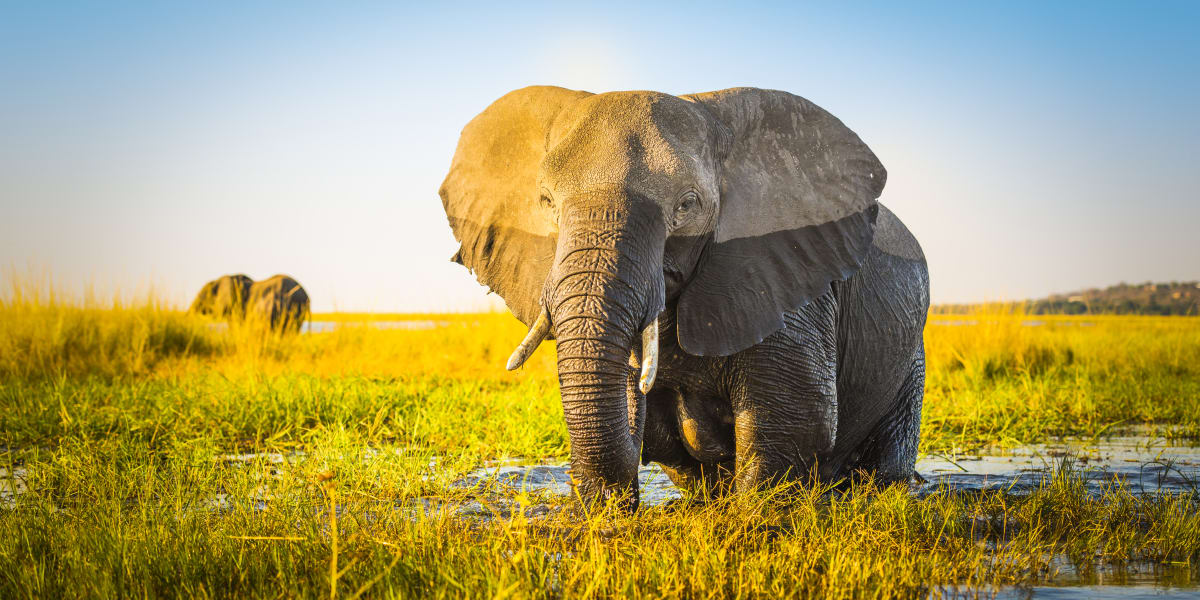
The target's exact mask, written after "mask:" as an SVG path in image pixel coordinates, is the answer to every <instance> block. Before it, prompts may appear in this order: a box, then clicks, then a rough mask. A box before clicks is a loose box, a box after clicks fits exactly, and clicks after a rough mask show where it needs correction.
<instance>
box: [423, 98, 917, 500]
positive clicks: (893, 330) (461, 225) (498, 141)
mask: <svg viewBox="0 0 1200 600" xmlns="http://www.w3.org/2000/svg"><path fill="white" fill-rule="evenodd" d="M885 179H886V171H885V170H884V168H883V166H882V165H881V164H880V162H879V161H878V160H877V159H876V157H875V155H874V154H873V153H872V152H871V150H870V149H869V148H867V146H866V144H864V143H863V142H862V141H861V140H860V139H859V138H858V136H857V135H855V134H854V133H853V132H852V131H850V129H848V128H847V127H846V126H845V125H843V124H842V122H841V121H839V120H838V119H836V118H835V117H833V116H832V115H830V114H829V113H828V112H826V111H824V110H823V109H821V108H819V107H817V106H816V105H814V104H812V103H811V102H809V101H807V100H805V99H803V98H800V97H797V96H794V95H792V94H789V93H786V92H780V91H771V90H760V89H753V88H738V89H729V90H723V91H718V92H710V93H704V94H695V95H689V96H678V97H677V96H671V95H667V94H662V93H657V92H613V93H604V94H591V93H587V92H580V91H571V90H566V89H562V88H557V87H529V88H524V89H521V90H517V91H514V92H511V93H509V94H507V95H505V96H504V97H502V98H500V99H499V100H497V101H496V102H495V103H493V104H492V105H491V106H489V107H488V108H487V109H486V110H484V111H483V112H482V113H481V114H479V115H478V116H477V117H475V118H474V119H473V120H472V121H471V122H470V123H469V124H467V126H466V127H465V128H464V129H463V131H462V135H461V137H460V139H459V143H458V149H457V151H456V152H455V155H454V159H453V161H452V163H451V166H450V172H449V174H448V175H447V176H446V179H445V181H444V183H443V184H442V187H441V190H440V195H441V198H442V203H443V207H444V208H445V211H446V214H447V216H448V218H449V222H450V226H451V228H452V229H453V232H454V235H455V237H456V238H457V239H458V241H459V242H461V248H460V249H459V251H458V253H457V254H456V255H455V256H454V258H453V260H454V261H456V262H458V263H460V264H462V265H464V266H466V267H467V268H468V269H470V270H471V271H473V272H474V273H475V274H476V276H477V278H478V279H479V281H480V282H481V283H482V284H484V285H487V286H489V287H490V288H491V289H492V290H493V291H495V292H496V293H498V294H499V295H500V296H502V297H503V298H504V299H505V301H506V303H507V304H508V307H509V308H510V309H511V310H512V312H513V314H515V315H516V316H517V318H519V319H520V320H522V321H523V322H525V323H526V324H527V325H529V326H530V327H531V329H530V332H529V334H528V335H527V337H526V338H525V340H524V341H523V342H521V344H520V345H519V346H518V348H517V350H516V351H515V352H514V353H513V356H512V358H511V359H510V361H509V365H508V367H509V368H510V369H513V368H516V367H518V366H520V365H521V364H522V363H523V362H524V361H525V359H526V358H528V356H529V355H530V354H531V353H532V352H533V351H534V349H535V348H536V347H537V346H538V345H539V344H540V343H541V342H542V341H543V340H544V339H547V338H549V337H551V336H553V337H554V338H557V340H558V342H557V343H558V378H559V385H560V391H561V393H562V401H563V411H564V413H565V416H566V425H567V432H568V434H569V437H570V442H571V472H572V479H573V482H574V484H575V486H576V489H577V491H578V492H579V493H580V495H581V497H582V498H584V499H587V500H589V501H595V500H598V499H603V498H607V497H610V496H612V495H614V494H617V495H619V497H622V498H624V499H625V500H624V501H625V502H627V503H628V504H627V505H628V506H633V507H636V506H637V501H638V498H637V492H638V489H637V472H638V463H639V461H640V462H642V463H643V464H645V463H648V462H650V461H654V462H658V463H660V464H661V465H662V466H663V468H664V469H665V470H666V472H667V473H668V474H669V475H670V477H671V479H672V480H673V481H674V482H675V483H676V484H677V485H680V486H681V487H685V488H692V489H701V490H706V491H709V492H722V491H724V490H729V489H747V488H753V487H755V486H758V485H760V484H764V483H771V482H777V481H783V480H787V479H801V480H808V478H809V477H810V476H811V475H816V476H817V477H818V478H819V479H821V480H834V479H838V478H841V477H845V476H847V475H850V474H852V473H854V472H856V471H858V470H860V469H861V470H864V471H869V472H873V473H874V474H875V475H876V476H877V478H878V479H880V480H883V481H895V480H904V479H906V478H908V477H910V476H911V475H912V473H913V468H914V463H915V460H916V454H917V442H918V439H919V434H920V415H921V402H922V397H923V394H924V377H925V362H924V346H923V343H922V336H921V334H922V330H923V329H924V326H925V316H926V312H927V310H928V305H929V278H928V271H927V268H926V264H925V258H924V255H923V253H922V251H921V248H920V246H919V245H918V244H917V241H916V240H915V239H914V238H913V236H912V234H910V233H909V231H908V229H906V228H905V226H904V224H903V223H901V222H900V220H899V219H898V218H897V217H896V216H895V215H894V214H892V212H891V211H889V210H888V209H887V208H885V207H883V206H882V205H880V204H879V203H878V202H877V198H878V197H879V195H880V193H881V192H882V191H883V187H884V181H885ZM639 365H640V369H639Z"/></svg>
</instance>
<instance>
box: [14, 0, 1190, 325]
mask: <svg viewBox="0 0 1200 600" xmlns="http://www.w3.org/2000/svg"><path fill="white" fill-rule="evenodd" d="M167 4H168V3H153V4H140V3H131V2H130V3H95V4H88V3H82V2H74V3H63V4H62V5H59V6H52V5H50V3H27V4H21V5H7V6H6V7H5V8H4V11H3V18H2V19H0V90H2V91H0V267H7V268H11V269H15V270H16V271H17V272H18V273H26V272H29V271H31V270H32V271H35V272H37V273H50V274H51V275H52V276H53V277H54V279H55V281H56V283H57V284H59V285H60V286H62V287H65V288H67V289H69V290H81V289H83V288H84V287H85V286H91V287H93V288H94V289H95V290H96V291H97V292H99V293H101V294H108V293H112V292H113V291H122V292H124V293H132V292H138V291H143V290H145V289H146V288H147V287H150V286H153V287H154V289H155V291H156V292H157V293H159V294H162V295H165V296H167V297H168V298H171V299H173V300H175V301H177V302H179V303H184V302H186V301H187V300H188V299H189V298H190V296H191V295H192V294H193V293H194V292H195V290H196V289H197V288H198V287H199V286H200V285H201V284H202V283H203V282H204V281H206V280H208V279H210V278H212V277H214V276H216V275H219V274H222V273H226V272H238V271H240V272H246V273H248V274H250V275H251V276H253V277H256V278H261V277H266V276H269V275H271V274H274V273H276V272H286V273H290V274H292V275H294V276H295V277H296V278H297V279H299V280H300V281H301V282H302V283H303V284H304V285H305V287H306V288H307V289H308V290H309V293H310V295H311V296H312V297H313V299H314V308H315V309H317V310H329V309H334V308H337V309H341V310H373V311H412V310H466V309H475V308H480V307H484V306H487V305H488V302H489V301H488V299H487V298H485V296H484V294H483V290H482V288H480V287H479V286H478V284H476V283H475V281H474V279H473V277H471V276H470V275H469V274H468V273H467V272H466V270H465V269H463V268H461V267H459V266H457V265H454V264H452V263H450V262H449V261H448V259H449V257H450V256H451V255H452V254H453V252H454V249H455V243H454V241H453V238H452V237H451V234H450V230H449V227H447V225H446V222H445V218H444V215H443V213H442V210H441V205H440V201H439V199H438V197H437V188H438V185H439V184H440V182H441V179H442V177H443V176H444V175H445V172H446V169H447V167H448V166H449V162H450V157H451V155H452V153H453V150H454V146H455V143H456V141H457V138H458V133H459V131H460V129H461V128H462V126H463V125H464V124H465V123H466V122H467V121H468V120H469V119H470V118H471V117H473V116H474V115H475V114H476V113H478V112H479V111H480V110H482V109H483V108H484V107H485V106H487V104H488V103H490V102H491V101H492V100H494V99H495V98H497V97H499V96H500V95H502V94H504V93H505V92H507V91H509V90H511V89H514V88H518V87H522V86H525V85H530V84H553V85H562V86H566V87H572V88H577V89H586V90H589V91H609V90H619V89H655V90H659V91H664V92H669V93H688V92H697V91H707V90H712V89H721V88H726V87H733V86H743V85H748V86H759V87H767V88H776V89H784V90H788V91H790V92H793V93H796V94H799V95H801V96H805V97H806V98H809V99H810V100H813V101H814V102H816V103H818V104H820V105H821V106H823V107H824V108H826V109H828V110H829V111H831V112H833V113H834V114H835V115H837V116H838V117H840V118H841V119H842V120H843V121H844V122H846V123H847V124H848V125H849V126H850V127H851V128H852V129H854V130H855V131H856V132H858V134H859V135H860V136H861V137H862V138H863V139H864V140H865V141H866V142H867V143H868V144H869V145H871V147H872V148H873V149H874V150H875V152H876V154H877V155H878V156H879V157H880V159H881V160H882V161H883V163H884V165H885V166H886V167H887V168H888V172H889V179H888V187H887V189H886V190H885V191H884V196H883V201H884V202H885V203H886V204H888V206H889V207H891V208H892V209H893V210H894V211H895V212H896V213H897V214H898V215H899V216H900V217H901V218H902V219H904V221H905V222H906V223H907V224H908V225H909V227H910V229H912V230H913V232H914V233H915V234H916V235H917V237H918V239H919V240H920V241H921V242H922V245H923V246H924V248H925V252H926V255H927V257H928V259H929V263H930V270H931V277H932V288H933V289H932V291H933V299H934V301H935V302H951V301H972V300H982V299H999V298H1022V297H1029V296H1040V295H1044V294H1047V293H1051V292H1055V291H1068V290H1072V289H1077V288H1081V287H1089V286H1104V285H1109V284H1113V283H1117V282H1119V281H1129V282H1140V281H1146V280H1186V279H1200V240H1197V238H1198V237H1200V236H1198V235H1197V226H1198V224H1200V203H1198V202H1197V200H1198V198H1197V190H1198V189H1200V168H1197V164H1196V163H1197V157H1200V116H1197V111H1196V107H1197V106H1200V36H1197V35H1196V34H1195V31H1194V27H1195V24H1196V23H1197V19H1198V17H1200V3H1195V2H1190V3H1164V2H1148V3H1133V2H1128V3H1104V2H1086V3H1083V2H1081V3H1041V2H1031V3H1020V2H1016V3H1014V2H1005V3H998V4H991V5H989V4H983V3H975V2H969V3H968V2H945V3H943V2H923V3H889V4H882V3H880V4H870V3H856V4H855V5H853V6H837V5H835V4H834V3H829V4H799V5H794V4H792V3H786V4H780V5H775V4H742V3H739V4H737V5H736V6H735V5H734V4H733V3H727V4H711V5H704V4H696V3H690V4H675V5H670V4H656V5H654V6H653V7H646V6H642V5H641V4H638V3H630V4H621V3H613V2H605V3H602V4H594V5H590V6H588V5H583V4H577V3H552V4H519V5H518V4H514V5H512V6H508V7H502V8H497V7H495V6H494V5H492V4H482V5H468V4H456V5H453V6H444V7H442V8H428V7H423V6H403V5H398V4H392V3H379V4H375V3H353V4H351V3H336V6H335V3H313V4H306V3H301V2H289V3H258V2H245V3H196V4H194V5H190V6H186V5H171V6H168V5H167Z"/></svg>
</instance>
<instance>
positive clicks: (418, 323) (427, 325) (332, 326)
mask: <svg viewBox="0 0 1200 600" xmlns="http://www.w3.org/2000/svg"><path fill="white" fill-rule="evenodd" d="M450 325H453V323H452V322H451V321H433V320H428V319H414V320H403V321H305V322H304V324H303V325H301V326H300V333H329V332H331V331H334V330H337V329H341V328H343V327H369V328H371V329H405V330H413V331H417V330H425V329H437V328H438V327H449V326H450ZM208 328H209V329H211V330H213V331H228V330H229V323H222V322H215V323H209V324H208Z"/></svg>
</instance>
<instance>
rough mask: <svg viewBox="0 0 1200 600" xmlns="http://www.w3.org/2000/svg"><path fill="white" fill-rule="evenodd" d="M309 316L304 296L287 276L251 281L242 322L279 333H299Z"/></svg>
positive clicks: (305, 293)
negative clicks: (252, 282)
mask: <svg viewBox="0 0 1200 600" xmlns="http://www.w3.org/2000/svg"><path fill="white" fill-rule="evenodd" d="M308 314H309V302H308V293H307V292H305V291H304V288H303V287H300V284H299V283H298V282H297V281H296V280H295V279H292V278H291V277H288V276H287V275H276V276H274V277H272V278H270V279H264V280H262V281H256V282H254V285H251V286H250V296H249V297H248V298H247V300H246V320H247V321H255V320H257V321H259V322H261V323H266V324H268V325H269V326H270V327H271V329H275V330H279V331H290V332H296V331H300V326H301V325H303V324H304V321H305V319H307V318H308Z"/></svg>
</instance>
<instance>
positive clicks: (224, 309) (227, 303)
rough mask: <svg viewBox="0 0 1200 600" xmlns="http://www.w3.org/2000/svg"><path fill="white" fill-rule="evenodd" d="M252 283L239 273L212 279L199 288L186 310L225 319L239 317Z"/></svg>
mask: <svg viewBox="0 0 1200 600" xmlns="http://www.w3.org/2000/svg"><path fill="white" fill-rule="evenodd" d="M253 283H254V280H252V279H250V278H249V277H247V276H246V275H242V274H240V273H239V274H237V275H223V276H221V277H219V278H217V279H214V280H212V281H210V282H208V283H206V284H204V287H203V288H200V293H199V294H196V299H195V300H193V301H192V306H191V308H189V309H188V312H191V313H196V314H201V315H212V316H215V317H221V318H226V319H228V318H239V317H241V316H242V315H243V313H244V311H245V306H246V299H247V298H249V297H250V286H251V285H252V284H253Z"/></svg>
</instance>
